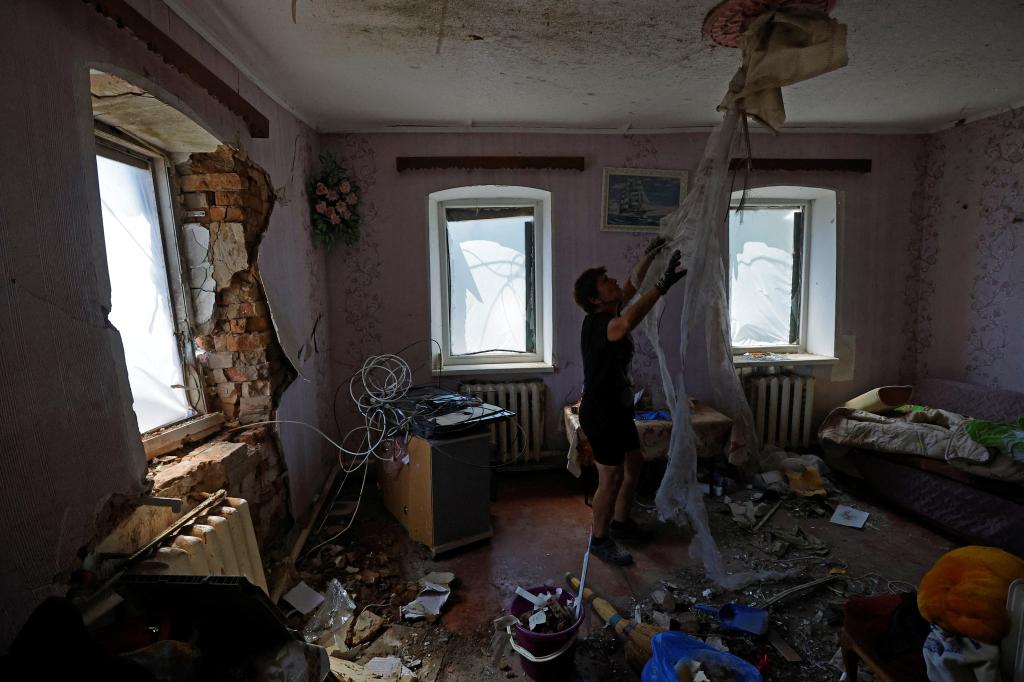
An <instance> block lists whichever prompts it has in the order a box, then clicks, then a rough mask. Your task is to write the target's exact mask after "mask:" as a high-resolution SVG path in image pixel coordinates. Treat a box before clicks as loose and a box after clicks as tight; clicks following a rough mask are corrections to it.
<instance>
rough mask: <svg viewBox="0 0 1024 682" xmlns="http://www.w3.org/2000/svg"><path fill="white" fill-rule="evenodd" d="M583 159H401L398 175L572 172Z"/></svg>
mask: <svg viewBox="0 0 1024 682" xmlns="http://www.w3.org/2000/svg"><path fill="white" fill-rule="evenodd" d="M584 166H585V163H584V159H583V157H582V156H398V157H395V168H396V169H397V170H398V172H399V173H401V172H403V171H411V170H426V169H435V168H436V169H441V170H444V169H452V168H459V169H465V170H508V169H512V170H524V169H527V170H572V171H582V170H583V168H584Z"/></svg>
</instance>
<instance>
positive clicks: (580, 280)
mask: <svg viewBox="0 0 1024 682" xmlns="http://www.w3.org/2000/svg"><path fill="white" fill-rule="evenodd" d="M606 272H608V268H605V267H603V266H602V267H598V268H589V269H587V270H584V271H583V274H581V275H580V276H579V277H577V278H576V284H575V285H573V289H572V295H573V298H575V299H576V305H578V306H579V307H581V308H583V311H584V312H586V313H587V314H588V315H589V314H590V313H592V312H594V311H595V310H597V306H595V305H594V302H593V301H592V300H591V299H593V298H597V297H598V292H597V280H599V279H601V275H603V274H604V273H606Z"/></svg>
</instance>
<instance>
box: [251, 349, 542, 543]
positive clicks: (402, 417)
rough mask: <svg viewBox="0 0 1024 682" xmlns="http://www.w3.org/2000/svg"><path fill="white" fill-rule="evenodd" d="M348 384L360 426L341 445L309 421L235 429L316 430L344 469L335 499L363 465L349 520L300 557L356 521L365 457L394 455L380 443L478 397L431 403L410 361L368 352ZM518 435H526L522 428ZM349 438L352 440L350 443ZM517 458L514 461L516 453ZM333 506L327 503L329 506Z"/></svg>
mask: <svg viewBox="0 0 1024 682" xmlns="http://www.w3.org/2000/svg"><path fill="white" fill-rule="evenodd" d="M431 342H433V343H437V342H436V341H433V339H431ZM416 343H419V342H416ZM412 345H415V343H414V344H410V345H409V346H406V347H405V348H403V349H402V350H400V351H398V353H401V352H404V351H405V350H407V349H408V348H410V347H411V346H412ZM347 382H348V391H349V397H350V398H351V399H352V403H353V404H354V405H355V408H356V410H357V412H358V413H359V415H360V416H361V417H362V424H360V425H358V426H355V427H353V428H351V429H349V430H348V431H347V432H346V433H345V434H344V435H343V436H341V439H340V440H341V442H340V443H338V442H335V441H334V440H333V439H332V438H331V437H330V436H328V435H327V434H325V433H324V432H323V431H321V430H320V429H318V428H317V427H315V426H313V425H312V424H307V423H306V422H303V421H296V420H268V421H261V422H255V423H252V424H246V425H245V426H243V427H239V428H240V429H241V428H250V427H252V426H258V425H261V424H295V425H299V426H304V427H306V428H309V429H312V430H313V431H315V432H316V433H318V434H319V435H320V436H321V437H323V438H324V439H325V440H326V441H327V442H329V443H330V444H331V445H332V446H333V447H334V448H335V449H336V450H337V451H338V465H339V469H340V471H342V472H343V473H344V477H343V478H342V480H341V483H340V484H339V485H338V486H337V489H336V491H335V494H334V497H335V498H337V496H338V495H339V494H340V493H341V491H342V490H343V489H344V487H345V483H346V482H347V481H348V477H349V476H350V475H351V474H353V473H355V472H357V471H358V470H359V469H360V468H362V469H363V480H362V482H361V483H360V486H359V495H358V497H357V498H356V506H355V508H354V509H353V511H352V516H351V518H350V519H349V520H348V523H347V524H346V525H345V527H344V528H342V529H341V530H340V531H338V532H337V533H335V534H333V535H332V536H331V537H329V538H327V539H326V540H323V541H322V542H319V543H317V544H316V545H314V546H313V547H311V548H310V549H308V550H307V551H306V552H304V554H303V557H307V556H309V555H310V554H312V553H313V552H315V551H316V550H318V549H320V548H321V547H323V546H324V545H327V544H330V543H331V542H333V541H334V540H336V539H337V538H338V537H340V536H341V535H342V534H344V533H345V532H346V531H348V529H349V528H351V526H352V524H353V523H354V522H355V519H356V515H357V514H358V513H359V508H360V505H361V503H362V499H363V492H364V491H365V489H366V479H367V477H368V473H369V462H370V457H376V458H377V459H379V460H381V461H384V462H391V461H394V459H395V455H394V454H391V453H389V454H388V455H386V456H385V455H382V454H381V453H380V450H381V446H383V445H384V444H385V443H387V442H389V441H391V440H392V439H401V440H403V441H404V440H406V439H407V438H408V436H409V434H410V433H411V432H412V431H413V429H414V425H415V424H416V422H417V421H418V420H429V419H431V418H433V417H436V416H439V415H441V414H444V413H445V412H450V411H452V410H453V409H461V408H463V407H466V406H470V405H473V406H476V405H480V404H481V401H480V400H479V399H478V398H474V397H472V396H465V398H464V399H463V398H461V397H460V399H459V400H457V401H453V400H447V401H443V402H445V403H446V404H445V405H439V404H436V401H432V400H431V398H432V397H436V396H437V394H439V393H441V391H440V389H439V388H436V389H435V388H433V387H430V386H426V387H422V386H421V387H414V386H413V370H412V369H411V367H410V366H409V363H408V362H406V361H405V360H404V359H403V358H402V357H400V356H399V355H398V354H397V353H383V354H380V355H371V356H370V357H368V358H366V360H365V361H364V362H363V365H362V367H360V368H359V369H358V370H356V371H355V372H353V373H352V374H351V375H350V376H349V377H348V379H347ZM344 385H345V383H344V382H342V383H340V384H339V385H338V387H337V389H336V390H335V393H334V401H333V402H334V403H336V402H337V396H338V393H339V392H340V391H341V389H342V388H343V387H344ZM488 414H489V413H484V414H482V415H479V416H478V417H476V418H472V419H468V420H466V422H465V425H464V428H473V427H474V426H477V425H478V424H479V423H480V422H481V419H482V418H483V417H486V416H487V415H488ZM513 424H515V426H516V428H517V432H516V438H515V439H514V440H518V435H519V433H518V432H520V431H523V428H522V426H520V425H519V424H517V423H515V422H513ZM335 426H337V427H338V433H339V434H340V433H341V426H340V424H339V423H338V421H337V414H336V413H335ZM232 430H236V429H232ZM523 435H524V436H525V432H524V431H523ZM353 439H355V443H356V444H352V441H353ZM350 444H352V448H354V449H350V448H349V447H347V446H349V445H350ZM435 449H436V450H437V451H438V452H440V453H441V454H443V455H445V456H449V457H452V459H456V460H458V459H459V458H457V457H454V456H452V455H451V454H450V453H448V452H446V451H444V449H443V448H435ZM392 452H394V450H392ZM397 452H404V449H401V448H400V449H398V450H397ZM346 455H347V456H348V461H347V462H346V459H345V456H346ZM516 459H518V457H517V458H516ZM459 461H461V460H459ZM514 461H515V460H513V462H514ZM462 463H463V464H466V465H467V466H474V467H478V466H479V465H474V464H472V463H470V462H462ZM511 463H512V462H508V463H505V464H502V465H496V466H488V467H486V468H497V467H498V466H505V465H507V464H511ZM332 505H333V501H332ZM332 505H328V507H330V506H332ZM326 520H327V516H326V515H325V516H324V518H323V519H322V520H321V522H320V524H319V526H318V527H317V533H319V532H320V530H321V529H322V528H323V526H324V523H325V522H326Z"/></svg>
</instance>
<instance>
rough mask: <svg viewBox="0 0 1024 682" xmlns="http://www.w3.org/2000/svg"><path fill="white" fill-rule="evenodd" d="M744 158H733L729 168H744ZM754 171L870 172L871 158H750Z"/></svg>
mask: <svg viewBox="0 0 1024 682" xmlns="http://www.w3.org/2000/svg"><path fill="white" fill-rule="evenodd" d="M746 167H747V159H746V158H738V159H733V160H732V161H731V162H730V163H729V169H730V170H744V169H745V168H746ZM751 170H755V171H814V172H828V171H831V172H840V173H870V172H871V159H751Z"/></svg>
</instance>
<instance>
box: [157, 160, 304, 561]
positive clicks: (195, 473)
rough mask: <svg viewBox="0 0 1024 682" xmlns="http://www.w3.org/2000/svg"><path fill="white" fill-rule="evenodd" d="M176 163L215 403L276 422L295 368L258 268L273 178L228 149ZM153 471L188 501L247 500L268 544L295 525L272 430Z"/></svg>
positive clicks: (196, 449) (198, 336) (193, 449)
mask: <svg viewBox="0 0 1024 682" xmlns="http://www.w3.org/2000/svg"><path fill="white" fill-rule="evenodd" d="M175 169H176V171H177V185H178V191H179V201H180V204H179V205H180V207H181V209H182V216H183V220H182V235H183V239H184V240H185V241H186V244H185V249H184V251H185V260H186V267H187V268H188V270H189V272H188V273H187V277H186V280H187V282H188V284H189V286H190V288H191V293H192V304H193V313H194V315H195V316H196V317H199V318H200V319H197V320H194V323H195V328H194V334H195V342H196V346H197V347H198V348H199V355H198V360H199V365H200V368H201V370H202V374H203V376H204V382H205V386H206V389H207V390H206V393H207V406H208V408H209V409H210V410H211V411H220V412H223V413H224V416H225V418H226V420H227V422H226V423H225V428H226V429H231V428H233V427H237V426H239V425H245V424H252V423H254V422H259V421H266V420H272V419H273V418H274V411H275V405H276V402H277V399H278V397H279V396H280V394H281V392H282V391H283V390H284V388H285V387H286V386H287V385H288V383H289V382H290V381H291V379H292V378H293V376H294V373H293V370H292V369H291V366H290V364H289V363H288V362H287V360H286V359H285V356H284V354H283V352H282V350H281V346H280V344H279V343H278V341H277V335H276V332H275V331H274V326H273V323H272V321H271V318H270V311H269V310H268V308H267V299H266V295H265V294H264V291H263V284H262V282H261V280H260V275H259V269H258V267H257V255H258V250H259V244H260V240H261V238H262V236H263V233H264V232H265V231H266V228H267V225H268V223H269V218H270V211H271V208H272V206H273V194H272V193H271V190H270V187H271V185H270V179H269V178H268V177H267V174H266V173H265V172H264V171H263V170H262V169H260V168H259V167H258V166H256V165H254V164H253V163H251V162H250V161H249V160H248V159H247V158H246V157H245V155H244V153H242V152H239V151H238V150H235V149H233V148H231V147H228V146H226V145H222V146H221V147H219V148H218V149H217V150H216V151H215V152H212V153H208V154H192V155H190V156H189V157H188V159H187V160H186V161H183V162H181V163H178V164H177V165H176V166H175ZM197 273H198V274H197ZM202 313H205V316H206V319H202V317H203V315H202ZM150 476H151V477H152V479H153V483H154V491H155V493H156V494H158V495H166V496H170V497H183V498H185V499H186V500H188V504H187V505H186V506H187V507H191V506H193V504H194V503H195V502H198V500H199V499H201V496H200V495H198V493H204V492H214V491H216V490H217V489H219V488H225V489H226V490H227V491H228V494H230V495H232V496H236V497H242V498H244V499H246V500H248V502H249V505H250V509H251V512H252V515H253V523H254V525H255V526H256V533H257V537H258V538H259V541H260V547H261V549H262V548H265V547H267V546H268V545H272V544H274V543H275V542H277V541H279V540H280V539H281V538H282V537H283V536H284V534H285V533H286V532H287V530H288V527H289V525H290V523H291V519H290V514H289V512H288V482H287V471H286V470H285V465H284V460H283V457H282V456H281V451H280V447H279V445H278V442H277V438H276V431H275V430H274V428H273V427H268V426H255V427H253V428H249V429H245V430H243V431H234V432H232V431H225V432H221V433H218V434H214V435H213V436H212V437H211V438H210V439H209V440H207V441H206V442H205V443H202V444H198V445H196V446H189V449H188V451H184V450H179V451H177V452H174V453H170V454H168V455H166V456H162V457H158V458H156V460H154V461H153V462H152V463H151V466H150Z"/></svg>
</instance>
